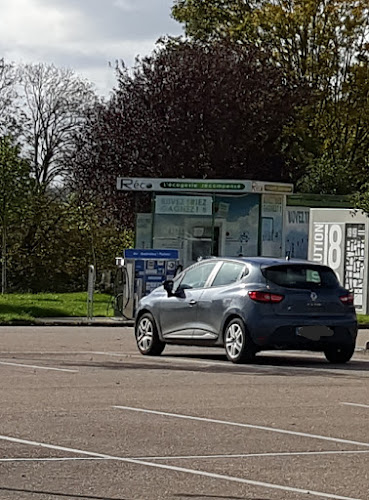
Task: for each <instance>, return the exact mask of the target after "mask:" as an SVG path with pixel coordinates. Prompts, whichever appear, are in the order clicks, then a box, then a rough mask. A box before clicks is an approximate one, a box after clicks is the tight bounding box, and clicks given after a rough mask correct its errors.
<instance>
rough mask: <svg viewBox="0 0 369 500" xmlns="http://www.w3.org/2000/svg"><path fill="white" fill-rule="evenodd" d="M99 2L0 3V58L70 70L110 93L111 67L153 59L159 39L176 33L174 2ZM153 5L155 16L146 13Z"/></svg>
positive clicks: (22, 0)
mask: <svg viewBox="0 0 369 500" xmlns="http://www.w3.org/2000/svg"><path fill="white" fill-rule="evenodd" d="M100 2H102V0H0V12H1V16H0V56H3V57H5V59H6V60H7V61H9V62H10V61H14V62H15V63H21V62H23V63H30V62H35V63H38V62H45V63H53V64H55V65H56V66H59V67H68V68H72V69H73V70H74V71H76V73H79V74H82V75H83V76H84V77H86V78H87V79H89V80H90V81H92V82H94V83H95V84H96V86H97V88H98V91H99V92H100V93H102V94H105V95H106V94H108V93H109V90H110V89H111V88H112V86H113V85H114V84H115V79H114V72H113V71H112V68H109V65H108V64H109V62H111V63H112V64H113V65H114V63H115V61H116V60H123V61H124V62H125V64H126V65H127V66H128V67H130V66H132V65H133V64H134V60H135V58H136V56H137V55H139V56H141V57H143V56H145V55H148V54H150V53H151V52H152V50H153V49H154V46H155V41H156V39H157V38H158V37H159V36H160V35H163V34H165V33H167V32H168V30H172V29H173V21H172V20H171V19H170V15H169V14H170V7H171V5H172V0H140V1H138V0H110V1H108V0H104V2H102V3H103V6H102V3H100ZM154 5H155V6H157V7H160V9H159V8H158V9H155V10H154V12H155V13H156V17H153V16H152V12H151V11H150V10H147V8H148V6H150V8H151V9H152V8H153V7H154ZM123 11H124V12H123ZM137 11H140V13H138V12H137ZM150 12H151V14H150ZM176 28H177V26H175V27H174V30H175V29H176ZM179 29H180V27H179V25H178V30H179ZM112 75H113V76H112Z"/></svg>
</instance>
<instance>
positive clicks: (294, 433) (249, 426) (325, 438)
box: [113, 406, 369, 446]
mask: <svg viewBox="0 0 369 500" xmlns="http://www.w3.org/2000/svg"><path fill="white" fill-rule="evenodd" d="M113 408H117V409H118V410H129V411H136V412H140V413H149V414H153V415H160V416H164V417H176V418H183V419H186V420H197V421H199V422H209V423H213V424H223V425H231V426H233V427H244V428H246V429H257V430H261V431H269V432H276V433H279V434H289V435H291V436H301V437H306V438H310V439H321V440H323V441H333V442H334V443H344V444H354V445H357V446H369V443H365V442H362V441H352V440H349V439H341V438H334V437H329V436H321V435H319V434H309V433H306V432H298V431H290V430H287V429H278V428H275V427H266V426H263V425H253V424H243V423H239V422H230V421H228V420H217V419H213V418H205V417H194V416H192V415H181V414H180V413H167V412H164V411H156V410H147V409H144V408H133V407H131V406H113Z"/></svg>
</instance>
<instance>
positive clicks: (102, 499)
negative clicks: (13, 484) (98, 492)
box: [0, 486, 129, 500]
mask: <svg viewBox="0 0 369 500" xmlns="http://www.w3.org/2000/svg"><path fill="white" fill-rule="evenodd" d="M1 491H8V492H12V493H30V494H31V495H47V496H48V498H51V497H61V498H82V499H83V498H85V499H87V500H129V499H128V498H122V497H119V498H118V497H114V498H112V497H96V496H91V495H77V494H76V493H73V494H72V493H71V494H68V493H60V492H55V491H42V490H27V489H23V488H5V487H1V486H0V492H1Z"/></svg>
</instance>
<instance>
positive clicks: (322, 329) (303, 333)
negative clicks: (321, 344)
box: [296, 325, 334, 340]
mask: <svg viewBox="0 0 369 500" xmlns="http://www.w3.org/2000/svg"><path fill="white" fill-rule="evenodd" d="M333 334H334V331H333V330H332V328H329V327H328V326H322V325H315V326H299V327H297V328H296V335H298V336H299V337H305V338H306V339H309V340H320V339H321V338H322V337H332V335H333Z"/></svg>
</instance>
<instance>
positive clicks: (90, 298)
mask: <svg viewBox="0 0 369 500" xmlns="http://www.w3.org/2000/svg"><path fill="white" fill-rule="evenodd" d="M95 280H96V273H95V267H94V266H92V265H91V266H88V285H87V319H92V317H93V312H94V290H95Z"/></svg>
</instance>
